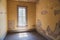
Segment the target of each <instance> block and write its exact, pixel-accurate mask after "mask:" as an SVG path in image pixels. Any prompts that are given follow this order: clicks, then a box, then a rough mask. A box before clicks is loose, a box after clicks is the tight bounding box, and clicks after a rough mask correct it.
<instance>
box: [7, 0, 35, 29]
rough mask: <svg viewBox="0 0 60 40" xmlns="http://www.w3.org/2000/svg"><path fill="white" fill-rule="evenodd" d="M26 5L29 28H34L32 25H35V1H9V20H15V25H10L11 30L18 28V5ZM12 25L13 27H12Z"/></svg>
mask: <svg viewBox="0 0 60 40" xmlns="http://www.w3.org/2000/svg"><path fill="white" fill-rule="evenodd" d="M18 5H19V6H26V7H27V25H28V26H27V29H33V28H35V27H33V26H32V25H35V19H36V18H35V17H36V15H35V14H36V11H35V3H30V2H17V1H11V0H10V1H8V21H10V22H11V21H14V25H13V26H14V27H12V26H10V28H9V29H10V30H16V29H18V28H19V27H17V6H18ZM11 27H12V28H11Z"/></svg>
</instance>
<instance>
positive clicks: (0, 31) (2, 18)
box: [0, 0, 7, 40]
mask: <svg viewBox="0 0 60 40" xmlns="http://www.w3.org/2000/svg"><path fill="white" fill-rule="evenodd" d="M6 6H7V5H6V0H1V1H0V40H3V39H4V38H5V36H6V32H7V10H6V9H7V8H6Z"/></svg>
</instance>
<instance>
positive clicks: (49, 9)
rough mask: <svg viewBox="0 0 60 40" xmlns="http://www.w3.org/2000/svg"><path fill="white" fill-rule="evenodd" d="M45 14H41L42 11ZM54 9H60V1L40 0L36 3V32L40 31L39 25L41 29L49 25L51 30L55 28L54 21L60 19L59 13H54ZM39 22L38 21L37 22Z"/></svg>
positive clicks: (45, 28)
mask: <svg viewBox="0 0 60 40" xmlns="http://www.w3.org/2000/svg"><path fill="white" fill-rule="evenodd" d="M43 10H44V11H45V12H46V13H45V14H42V11H43ZM54 10H60V3H59V1H58V0H40V1H38V2H37V4H36V24H37V26H38V25H39V24H40V26H39V27H37V30H38V32H40V27H41V28H42V29H43V30H45V31H46V30H47V27H48V25H49V27H50V29H51V31H54V30H55V27H56V23H57V22H58V21H59V20H60V14H57V15H56V16H55V15H54ZM39 22H40V23H39Z"/></svg>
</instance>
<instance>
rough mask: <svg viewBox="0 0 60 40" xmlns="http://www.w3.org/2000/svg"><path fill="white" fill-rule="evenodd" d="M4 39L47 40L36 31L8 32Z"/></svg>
mask: <svg viewBox="0 0 60 40" xmlns="http://www.w3.org/2000/svg"><path fill="white" fill-rule="evenodd" d="M5 40H47V39H46V38H44V37H43V36H41V35H40V34H38V33H37V32H23V33H9V34H8V35H7V36H6V38H5Z"/></svg>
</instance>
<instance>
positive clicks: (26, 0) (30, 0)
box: [13, 0, 38, 2]
mask: <svg viewBox="0 0 60 40" xmlns="http://www.w3.org/2000/svg"><path fill="white" fill-rule="evenodd" d="M13 1H24V2H37V1H38V0H13Z"/></svg>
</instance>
